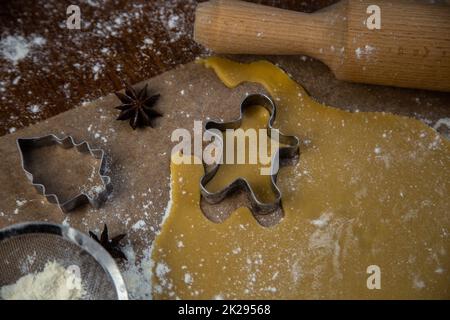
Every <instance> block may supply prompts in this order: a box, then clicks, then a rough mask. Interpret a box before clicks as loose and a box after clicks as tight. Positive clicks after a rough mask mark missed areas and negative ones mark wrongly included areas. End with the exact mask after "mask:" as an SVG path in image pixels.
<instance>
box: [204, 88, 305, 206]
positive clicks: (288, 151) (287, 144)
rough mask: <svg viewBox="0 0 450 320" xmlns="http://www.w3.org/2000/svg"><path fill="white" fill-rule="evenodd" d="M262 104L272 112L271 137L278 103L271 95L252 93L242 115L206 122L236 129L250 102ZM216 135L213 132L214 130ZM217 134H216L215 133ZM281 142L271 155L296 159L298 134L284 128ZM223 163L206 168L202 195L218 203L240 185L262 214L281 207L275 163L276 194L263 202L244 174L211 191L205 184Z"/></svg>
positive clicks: (211, 126) (208, 126)
mask: <svg viewBox="0 0 450 320" xmlns="http://www.w3.org/2000/svg"><path fill="white" fill-rule="evenodd" d="M255 105H258V106H262V107H264V108H266V109H267V110H268V111H269V113H270V118H269V123H268V127H267V129H268V130H267V134H268V136H269V137H271V129H273V128H272V125H273V122H274V121H275V116H276V106H275V103H274V102H273V101H272V99H270V98H269V97H268V96H266V95H263V94H253V95H249V96H247V97H246V98H245V99H244V100H243V101H242V103H241V109H240V116H239V118H238V119H236V120H233V121H231V122H214V121H209V122H207V123H206V124H205V129H206V130H211V129H216V130H220V131H225V130H226V129H237V128H239V127H240V126H241V123H242V115H243V113H244V110H245V109H246V108H248V107H251V106H255ZM213 135H214V134H213ZM216 137H217V136H216ZM279 143H280V144H283V145H284V146H283V147H280V148H278V150H277V152H276V153H275V156H274V157H273V158H272V159H274V158H276V157H279V158H278V159H279V160H280V163H281V162H282V160H287V159H293V158H295V157H296V156H297V155H298V154H299V144H300V141H299V139H298V138H297V137H295V136H286V135H283V134H282V133H281V132H280V133H279ZM222 145H223V143H222ZM219 166H220V164H217V163H216V164H214V165H213V167H212V168H211V170H210V171H208V172H206V173H205V175H204V176H203V177H202V178H201V180H200V190H201V194H202V196H203V198H204V199H205V200H206V201H207V202H209V203H211V204H216V203H218V202H220V201H222V200H223V199H224V198H225V197H226V196H227V195H228V194H230V193H232V192H234V191H237V190H239V189H241V190H242V189H243V190H246V191H247V192H248V194H249V195H250V201H251V204H252V207H253V208H254V209H255V210H256V211H257V212H258V213H259V214H269V213H271V212H273V211H275V210H277V209H279V208H280V207H281V196H282V195H281V191H280V189H279V188H278V186H277V184H276V180H277V173H278V172H277V171H278V170H276V172H275V173H274V170H273V166H274V163H273V162H272V164H271V173H272V175H271V187H272V190H273V191H274V193H275V195H276V197H275V200H274V201H273V202H269V203H267V202H261V201H260V200H259V199H258V198H257V196H256V195H255V193H254V191H253V189H252V188H251V186H250V184H249V183H248V181H247V180H246V179H244V178H238V179H236V180H234V181H233V182H232V183H231V184H229V185H228V186H226V187H225V188H224V189H222V190H220V191H218V192H209V191H208V190H207V188H206V185H207V184H208V182H209V181H211V179H212V178H213V177H214V175H215V174H216V173H217V170H218V169H219Z"/></svg>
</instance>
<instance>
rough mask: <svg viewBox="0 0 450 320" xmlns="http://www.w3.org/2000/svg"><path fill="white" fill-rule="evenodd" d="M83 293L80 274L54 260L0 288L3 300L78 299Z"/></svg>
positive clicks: (0, 295) (0, 296)
mask: <svg viewBox="0 0 450 320" xmlns="http://www.w3.org/2000/svg"><path fill="white" fill-rule="evenodd" d="M85 294H86V292H85V290H84V289H83V285H82V282H81V278H80V276H79V275H77V274H76V273H75V272H71V270H70V269H69V268H68V269H66V268H64V267H63V266H62V265H60V264H59V263H57V262H56V261H52V262H47V264H46V265H45V267H44V270H43V271H41V272H38V273H30V274H27V275H25V276H23V277H22V278H20V279H19V280H17V282H16V283H14V284H11V285H7V286H4V287H2V288H1V289H0V298H1V299H4V300H79V299H81V298H82V297H83V296H84V295H85Z"/></svg>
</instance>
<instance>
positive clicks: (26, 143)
mask: <svg viewBox="0 0 450 320" xmlns="http://www.w3.org/2000/svg"><path fill="white" fill-rule="evenodd" d="M51 145H57V146H60V147H61V148H64V149H70V148H73V147H75V148H76V149H77V150H78V151H79V152H81V153H85V154H90V155H91V156H92V157H94V158H96V159H100V160H101V163H100V168H99V170H98V174H99V175H100V178H101V180H102V182H103V189H102V191H100V192H98V193H95V194H93V195H90V194H87V193H85V192H81V193H80V194H78V195H76V196H75V197H73V198H71V199H69V200H67V201H65V202H64V203H61V202H60V200H59V198H58V196H57V195H56V194H47V193H46V190H45V186H44V185H43V184H41V183H35V182H34V181H33V180H34V178H33V174H32V173H31V172H30V170H29V169H28V167H29V162H30V158H29V156H28V151H29V150H30V149H31V148H36V147H44V146H51ZM17 147H18V149H19V153H20V158H21V162H22V169H23V171H24V172H25V174H26V176H27V178H28V180H30V182H31V183H32V185H33V186H34V187H35V188H36V190H37V191H38V192H39V193H40V194H42V195H43V196H45V197H46V198H47V201H48V202H50V203H54V204H57V205H58V206H59V208H60V209H61V210H62V211H63V212H64V213H67V212H69V211H71V210H73V209H75V208H76V207H78V206H81V205H83V204H86V203H89V204H90V205H91V206H93V207H94V208H96V209H98V208H99V207H100V206H101V205H102V204H103V202H105V201H106V199H107V197H108V195H109V194H110V193H111V191H112V184H111V178H110V177H109V176H106V175H105V172H106V161H105V157H104V152H103V150H101V149H91V147H90V146H89V144H88V143H87V142H86V141H83V142H81V143H75V141H74V140H73V138H72V137H71V136H66V137H65V138H62V139H60V138H58V137H57V136H55V135H53V134H50V135H48V136H43V137H35V138H18V139H17Z"/></svg>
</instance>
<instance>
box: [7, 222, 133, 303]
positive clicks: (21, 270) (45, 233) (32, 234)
mask: <svg viewBox="0 0 450 320" xmlns="http://www.w3.org/2000/svg"><path fill="white" fill-rule="evenodd" d="M49 261H56V262H58V263H59V264H61V265H62V266H64V267H65V268H69V267H73V266H76V267H77V268H78V270H79V272H80V276H81V279H82V284H83V288H84V289H85V291H86V295H85V297H83V298H84V299H88V300H127V299H128V294H127V290H126V286H125V282H124V281H123V278H122V275H121V274H120V271H119V268H118V267H117V265H116V263H115V261H114V259H113V258H112V257H111V256H110V255H109V253H108V252H107V251H106V250H105V249H104V248H103V247H102V246H101V245H100V244H98V243H97V242H96V241H94V240H93V239H91V238H90V237H89V236H87V235H85V234H83V233H81V232H80V231H77V230H75V229H73V228H70V227H68V226H62V225H56V224H50V223H44V222H32V223H22V224H16V225H13V226H10V227H7V228H5V229H2V230H0V288H1V287H2V286H4V285H10V284H13V283H15V282H16V281H17V280H18V279H19V278H21V277H22V276H24V275H27V274H29V273H34V272H40V271H42V270H43V269H44V266H45V265H46V263H47V262H49Z"/></svg>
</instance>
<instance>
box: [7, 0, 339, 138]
mask: <svg viewBox="0 0 450 320" xmlns="http://www.w3.org/2000/svg"><path fill="white" fill-rule="evenodd" d="M253 2H259V3H263V4H267V5H273V6H277V7H282V8H286V9H292V10H298V11H304V12H312V11H314V10H317V9H318V8H321V7H323V6H326V5H329V4H331V3H333V2H336V0H288V1H282V0H266V1H253ZM70 4H76V5H78V6H79V7H80V9H81V20H82V23H81V30H69V29H67V27H66V19H67V17H68V15H67V14H66V9H67V7H68V6H69V5H70ZM196 4H197V1H195V0H191V1H182V0H172V1H163V0H152V1H143V0H133V1H127V0H104V1H102V0H76V1H75V0H72V1H66V0H3V1H1V3H0V36H1V42H0V135H4V134H7V133H9V132H14V131H15V130H17V129H19V128H21V127H24V126H28V125H30V124H32V123H36V122H38V121H42V120H44V119H46V118H49V117H51V116H54V115H56V114H58V113H61V112H63V111H66V110H68V109H71V108H74V107H76V106H79V105H81V104H82V103H83V102H86V101H91V100H94V99H96V98H99V97H101V96H103V95H105V94H107V93H110V92H113V91H115V90H118V89H120V88H122V81H123V80H125V81H128V82H130V83H135V82H139V81H141V80H144V79H148V78H151V77H153V76H155V75H157V74H160V73H163V72H165V71H167V70H169V69H172V68H173V67H175V66H177V65H179V64H184V63H187V62H189V61H192V60H194V59H195V58H196V57H198V56H202V55H205V54H208V53H209V52H208V50H207V49H205V48H203V47H201V46H199V45H198V44H196V43H195V42H194V40H193V38H192V30H193V22H194V12H195V7H196Z"/></svg>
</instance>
